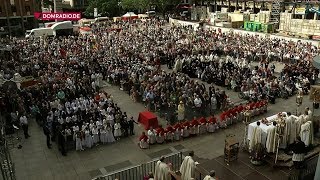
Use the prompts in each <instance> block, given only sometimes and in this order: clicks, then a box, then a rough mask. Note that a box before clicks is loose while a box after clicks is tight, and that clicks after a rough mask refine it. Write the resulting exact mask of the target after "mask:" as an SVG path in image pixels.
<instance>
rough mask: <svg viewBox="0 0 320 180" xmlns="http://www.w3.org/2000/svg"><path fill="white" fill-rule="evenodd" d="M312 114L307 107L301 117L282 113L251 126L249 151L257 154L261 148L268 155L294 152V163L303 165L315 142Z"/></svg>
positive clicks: (249, 130) (249, 127)
mask: <svg viewBox="0 0 320 180" xmlns="http://www.w3.org/2000/svg"><path fill="white" fill-rule="evenodd" d="M312 113H313V112H312V111H311V110H310V109H309V108H308V107H307V108H305V111H304V113H303V114H300V115H299V116H295V115H292V114H291V112H280V113H278V114H276V115H273V116H270V117H268V118H263V119H262V120H260V121H257V122H253V123H251V124H249V126H248V137H247V138H248V140H249V151H250V152H253V154H254V153H257V151H258V149H257V147H259V146H262V147H263V148H265V151H266V152H267V153H278V151H279V149H284V150H286V151H292V152H293V156H292V161H293V162H294V163H295V164H296V163H297V162H299V163H301V162H302V161H303V160H304V155H305V154H306V153H307V150H308V149H309V147H312V145H313V142H314V127H313V124H314V120H313V116H312ZM297 144H299V145H297ZM260 151H261V150H260ZM259 153H260V152H259ZM261 154H262V155H263V153H261ZM252 158H261V157H252Z"/></svg>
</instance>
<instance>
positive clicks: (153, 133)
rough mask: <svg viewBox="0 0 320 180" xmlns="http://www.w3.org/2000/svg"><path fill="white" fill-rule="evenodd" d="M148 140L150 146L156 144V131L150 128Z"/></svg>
mask: <svg viewBox="0 0 320 180" xmlns="http://www.w3.org/2000/svg"><path fill="white" fill-rule="evenodd" d="M148 138H149V143H150V144H155V143H156V131H155V130H154V129H153V128H152V127H150V129H149V130H148Z"/></svg>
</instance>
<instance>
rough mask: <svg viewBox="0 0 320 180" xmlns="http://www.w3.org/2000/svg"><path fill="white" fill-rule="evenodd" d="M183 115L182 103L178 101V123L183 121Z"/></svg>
mask: <svg viewBox="0 0 320 180" xmlns="http://www.w3.org/2000/svg"><path fill="white" fill-rule="evenodd" d="M184 113H185V108H184V104H183V102H182V101H180V103H179V105H178V121H182V120H184Z"/></svg>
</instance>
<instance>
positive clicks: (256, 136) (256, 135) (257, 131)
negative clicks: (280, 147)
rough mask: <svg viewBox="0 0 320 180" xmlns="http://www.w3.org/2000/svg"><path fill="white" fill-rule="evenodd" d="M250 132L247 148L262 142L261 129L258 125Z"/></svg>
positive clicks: (250, 148)
mask: <svg viewBox="0 0 320 180" xmlns="http://www.w3.org/2000/svg"><path fill="white" fill-rule="evenodd" d="M252 133H253V134H252V140H251V141H250V143H249V150H252V149H253V148H254V146H255V145H257V144H259V143H261V142H262V129H261V128H260V127H259V126H256V127H254V129H253V132H252Z"/></svg>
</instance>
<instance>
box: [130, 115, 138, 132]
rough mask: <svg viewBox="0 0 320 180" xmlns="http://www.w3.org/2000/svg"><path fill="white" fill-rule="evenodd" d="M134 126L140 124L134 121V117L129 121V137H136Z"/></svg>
mask: <svg viewBox="0 0 320 180" xmlns="http://www.w3.org/2000/svg"><path fill="white" fill-rule="evenodd" d="M134 124H138V123H137V122H136V121H135V120H133V117H131V118H130V119H129V121H128V126H129V135H130V136H132V135H134Z"/></svg>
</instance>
